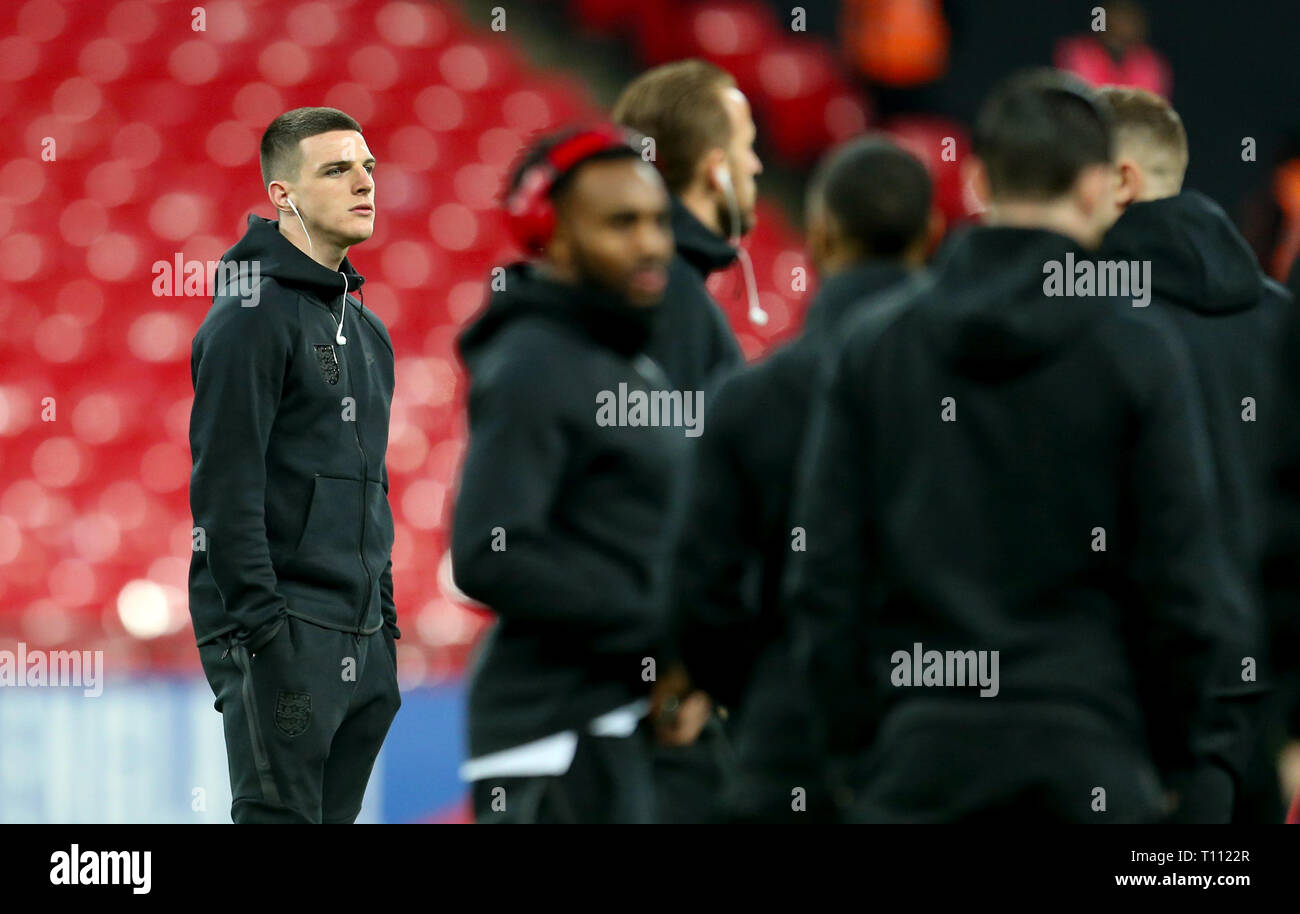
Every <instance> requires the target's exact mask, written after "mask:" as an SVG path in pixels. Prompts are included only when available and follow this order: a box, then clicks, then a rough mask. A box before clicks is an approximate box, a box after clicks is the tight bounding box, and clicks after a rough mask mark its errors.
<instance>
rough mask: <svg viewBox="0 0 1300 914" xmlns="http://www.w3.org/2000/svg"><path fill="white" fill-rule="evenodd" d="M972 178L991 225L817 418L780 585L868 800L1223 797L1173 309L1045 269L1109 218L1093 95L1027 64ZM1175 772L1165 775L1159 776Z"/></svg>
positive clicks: (1081, 804) (1066, 809) (1207, 551)
mask: <svg viewBox="0 0 1300 914" xmlns="http://www.w3.org/2000/svg"><path fill="white" fill-rule="evenodd" d="M974 152H975V156H976V158H975V159H974V160H973V161H972V164H971V173H970V178H971V180H972V181H973V186H974V188H975V189H976V190H977V191H978V192H979V193H980V196H981V197H982V198H983V199H985V200H987V201H988V211H987V222H988V225H987V226H984V227H978V228H974V229H972V230H970V231H969V232H968V233H966V234H965V235H963V236H962V237H960V238H957V239H955V240H954V241H953V242H952V243H951V244H950V246H949V247H948V249H947V250H946V251H945V252H944V255H943V256H942V258H941V261H940V262H939V263H937V264H936V267H935V270H934V283H933V285H931V286H929V287H927V288H925V289H923V290H922V291H920V292H919V293H918V294H917V295H916V296H914V297H912V298H910V299H906V298H905V299H902V300H901V302H900V304H899V305H898V306H896V307H894V308H893V309H892V310H891V309H880V308H876V309H871V310H870V311H868V312H867V313H866V314H864V315H863V317H862V318H861V319H860V321H859V322H858V323H857V325H856V326H855V327H854V328H853V329H852V331H850V333H849V335H848V338H847V339H846V341H845V345H844V348H843V350H842V353H841V357H840V358H839V359H838V361H837V363H836V365H835V366H834V368H833V370H832V372H831V374H830V377H829V379H828V387H827V390H826V393H825V400H824V402H823V403H822V404H821V406H820V408H819V411H818V413H817V414H816V415H815V416H814V418H813V420H812V426H811V429H810V440H809V447H808V451H807V453H808V454H809V455H810V456H809V458H808V460H807V461H806V465H805V467H804V470H805V472H806V473H807V475H806V477H805V478H804V479H803V480H802V481H801V484H800V494H799V496H798V498H797V501H796V505H795V508H794V510H793V511H792V514H791V523H792V524H793V525H797V526H802V527H804V528H805V529H806V531H807V551H806V552H803V553H800V552H796V553H794V554H793V556H792V560H791V571H790V588H789V597H790V599H791V612H792V613H793V614H794V615H795V617H796V618H797V620H798V622H797V626H798V628H799V629H800V634H799V641H800V642H801V648H800V655H801V656H802V657H803V658H804V659H805V661H806V663H807V670H808V676H809V681H810V683H811V686H812V689H813V694H814V696H815V698H816V700H817V703H818V712H819V716H820V720H821V727H822V738H823V739H824V740H825V742H826V745H827V747H828V750H829V751H830V752H832V753H833V754H834V755H835V756H836V757H837V759H838V760H840V761H843V762H847V764H846V765H844V766H842V770H843V771H845V772H846V777H847V778H848V779H849V780H850V782H851V783H852V784H854V785H856V787H857V788H858V789H857V792H856V794H855V796H854V798H853V803H852V812H851V817H852V818H853V819H855V820H868V821H888V822H897V821H914V822H936V821H981V820H983V821H988V820H991V819H995V818H997V819H1002V820H1005V819H1007V818H1011V819H1015V818H1023V819H1029V818H1036V819H1042V820H1058V821H1071V822H1108V821H1151V820H1156V819H1159V818H1161V817H1162V816H1165V815H1166V814H1167V813H1168V811H1169V808H1168V805H1167V804H1168V803H1169V801H1171V800H1172V801H1173V802H1174V803H1176V804H1177V805H1176V811H1177V814H1178V815H1179V817H1181V818H1184V819H1193V820H1200V819H1203V820H1208V821H1224V820H1226V818H1227V816H1228V812H1229V809H1228V807H1229V805H1230V803H1231V783H1230V779H1229V776H1228V774H1227V773H1226V771H1224V770H1223V768H1222V767H1221V766H1220V765H1219V764H1217V763H1216V762H1217V760H1216V759H1214V758H1212V757H1211V755H1210V753H1211V751H1212V750H1211V748H1209V747H1211V746H1212V745H1213V737H1214V736H1215V735H1216V734H1214V733H1212V732H1208V731H1209V728H1210V727H1211V726H1212V723H1213V722H1214V721H1215V720H1217V718H1214V717H1212V716H1211V715H1209V714H1208V713H1207V706H1208V704H1209V702H1208V699H1207V691H1208V690H1209V688H1210V685H1209V682H1208V679H1209V677H1208V676H1207V671H1208V670H1211V669H1212V668H1214V664H1216V663H1217V662H1218V657H1217V650H1218V648H1219V646H1220V645H1221V644H1223V643H1224V641H1225V640H1226V639H1227V638H1228V636H1229V632H1228V631H1227V629H1228V627H1229V625H1230V618H1229V616H1228V615H1227V614H1226V613H1225V612H1224V611H1223V608H1222V603H1223V597H1222V596H1221V592H1220V591H1221V587H1222V584H1221V581H1222V580H1223V565H1224V563H1225V558H1224V556H1223V554H1222V548H1221V546H1220V544H1219V542H1218V540H1217V537H1216V536H1215V535H1214V533H1215V531H1214V529H1213V526H1212V525H1213V510H1214V502H1213V499H1214V497H1215V493H1214V489H1213V467H1212V464H1211V461H1210V454H1209V445H1208V442H1207V440H1206V433H1205V428H1204V418H1203V417H1202V416H1201V415H1200V412H1199V410H1198V409H1197V396H1196V390H1195V386H1194V380H1193V377H1192V370H1191V366H1190V364H1189V360H1188V357H1187V353H1186V350H1185V347H1184V346H1183V345H1182V343H1181V340H1179V338H1178V335H1177V331H1176V330H1175V329H1174V328H1173V327H1171V326H1170V325H1169V324H1168V322H1167V320H1165V319H1162V317H1163V316H1162V315H1160V314H1158V313H1155V312H1153V311H1151V310H1150V309H1141V308H1132V307H1128V308H1121V307H1120V305H1119V303H1118V302H1117V301H1116V300H1114V299H1112V298H1108V297H1104V296H1097V295H1095V294H1094V295H1084V294H1080V295H1077V296H1064V295H1062V296H1059V297H1056V296H1052V297H1049V296H1048V295H1047V294H1046V293H1047V291H1048V286H1047V284H1046V282H1045V276H1046V275H1048V273H1049V271H1051V270H1054V269H1055V270H1059V269H1061V268H1062V267H1063V265H1064V264H1065V263H1068V262H1077V261H1080V260H1086V259H1089V258H1090V257H1091V250H1092V249H1094V248H1095V247H1096V246H1097V245H1098V243H1099V242H1100V240H1101V237H1102V233H1103V231H1104V230H1105V228H1106V227H1107V225H1108V224H1109V223H1110V221H1111V220H1112V219H1113V207H1114V202H1113V199H1112V197H1113V194H1114V192H1115V180H1114V170H1113V167H1112V165H1111V137H1110V127H1109V124H1108V121H1107V118H1106V115H1105V113H1104V112H1103V111H1102V110H1101V109H1100V108H1099V107H1098V106H1097V105H1096V103H1095V102H1094V101H1093V100H1092V98H1091V96H1090V95H1089V90H1087V89H1086V88H1085V87H1084V86H1083V85H1082V84H1081V83H1079V82H1078V81H1077V80H1074V79H1072V78H1070V77H1066V76H1064V75H1063V74H1059V73H1052V72H1043V73H1028V74H1021V75H1018V76H1016V77H1013V78H1012V79H1010V80H1009V81H1007V82H1006V83H1004V84H1003V85H1001V86H1000V87H999V88H998V89H997V90H995V92H994V93H993V95H992V96H991V97H990V98H989V99H988V100H987V101H986V102H985V104H984V106H983V108H982V110H981V113H980V115H979V118H978V121H977V123H976V128H975V145H974ZM1162 788H1163V789H1162Z"/></svg>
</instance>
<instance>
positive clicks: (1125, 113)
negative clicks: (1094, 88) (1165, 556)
mask: <svg viewBox="0 0 1300 914" xmlns="http://www.w3.org/2000/svg"><path fill="white" fill-rule="evenodd" d="M1099 95H1100V99H1101V101H1102V102H1103V103H1104V104H1106V105H1107V106H1108V108H1109V113H1110V115H1111V118H1112V121H1113V124H1114V127H1115V163H1116V168H1117V170H1118V173H1119V176H1120V184H1119V192H1118V194H1117V195H1116V204H1117V206H1118V207H1119V208H1120V211H1121V212H1120V216H1119V220H1118V221H1117V222H1116V223H1115V225H1114V227H1112V228H1111V229H1110V231H1109V232H1108V233H1107V235H1106V238H1105V242H1104V244H1103V247H1102V254H1101V256H1102V258H1103V259H1107V260H1116V261H1127V262H1129V263H1133V262H1139V263H1141V262H1149V263H1150V265H1151V266H1150V277H1151V286H1150V288H1149V289H1147V290H1146V294H1149V295H1150V297H1151V302H1152V304H1154V305H1155V306H1156V307H1157V308H1159V309H1161V310H1162V311H1163V312H1164V313H1165V314H1167V315H1168V316H1169V317H1170V318H1171V319H1172V321H1173V322H1174V323H1175V324H1176V325H1177V326H1178V329H1179V331H1180V332H1181V335H1182V337H1183V339H1184V341H1185V342H1186V343H1187V347H1188V351H1189V352H1190V354H1191V357H1192V366H1193V368H1194V369H1195V374H1196V381H1197V386H1198V388H1199V390H1200V394H1201V398H1202V404H1203V406H1204V409H1205V420H1206V429H1207V430H1208V432H1209V436H1210V445H1211V449H1212V451H1213V456H1214V469H1215V479H1216V483H1217V490H1218V494H1219V499H1218V504H1217V508H1218V515H1219V516H1218V519H1217V522H1216V526H1217V528H1218V529H1219V530H1220V531H1221V532H1222V534H1223V538H1224V546H1225V548H1226V550H1227V555H1228V560H1229V561H1228V565H1227V571H1228V572H1229V576H1228V577H1227V578H1226V579H1225V580H1224V581H1223V582H1222V583H1223V585H1224V586H1225V587H1231V588H1234V589H1235V590H1236V592H1235V593H1234V594H1232V595H1231V599H1230V600H1229V603H1228V605H1229V606H1230V607H1233V608H1238V609H1240V610H1242V616H1241V618H1239V619H1238V620H1237V621H1236V622H1235V623H1234V625H1233V629H1234V632H1235V634H1236V635H1237V636H1238V638H1239V644H1238V646H1237V647H1236V648H1235V649H1234V650H1233V651H1232V652H1230V654H1229V655H1227V656H1226V657H1225V659H1226V661H1227V662H1228V664H1229V669H1227V670H1225V674H1226V675H1225V683H1226V686H1225V689H1226V691H1225V697H1226V698H1228V699H1229V700H1231V701H1232V702H1233V703H1234V704H1235V705H1237V706H1238V707H1239V708H1240V709H1242V710H1243V711H1244V710H1246V709H1249V712H1248V713H1249V715H1250V716H1249V718H1242V719H1241V723H1242V725H1243V727H1244V731H1243V732H1241V733H1239V734H1237V735H1236V738H1235V739H1234V743H1235V748H1236V750H1237V751H1238V752H1240V753H1241V755H1240V757H1238V758H1237V759H1236V761H1235V765H1236V769H1237V772H1238V774H1239V776H1245V775H1249V778H1248V780H1249V783H1247V784H1240V783H1239V785H1238V787H1239V789H1238V791H1237V804H1236V809H1237V814H1236V815H1235V816H1234V819H1235V820H1238V821H1268V822H1281V821H1282V817H1283V812H1284V807H1283V798H1282V794H1281V791H1280V789H1279V786H1278V780H1277V765H1276V757H1277V752H1278V750H1279V749H1280V743H1281V732H1280V722H1277V721H1275V718H1276V717H1277V716H1278V715H1276V714H1275V713H1274V711H1273V706H1272V705H1270V708H1269V710H1268V711H1267V712H1266V711H1265V708H1264V705H1263V696H1264V694H1265V690H1269V691H1271V690H1272V689H1273V688H1274V686H1275V674H1274V671H1273V665H1272V662H1271V658H1270V657H1269V656H1268V654H1269V650H1268V638H1267V636H1266V626H1265V621H1264V616H1263V606H1262V603H1261V597H1260V570H1261V561H1262V557H1263V550H1264V548H1265V541H1266V536H1267V533H1268V523H1267V520H1268V512H1267V509H1268V506H1269V502H1270V501H1271V490H1270V486H1271V479H1270V476H1269V474H1270V470H1271V467H1272V460H1273V453H1274V445H1275V442H1276V441H1277V438H1278V435H1279V433H1283V432H1284V431H1285V429H1284V427H1283V426H1284V425H1287V424H1293V423H1294V422H1295V407H1294V405H1293V403H1289V402H1288V401H1286V400H1285V399H1283V398H1282V397H1281V396H1280V391H1279V386H1278V385H1279V380H1280V377H1281V361H1280V360H1281V356H1282V352H1281V345H1280V344H1281V341H1282V340H1283V339H1284V338H1285V330H1286V329H1287V328H1288V327H1289V326H1291V325H1292V324H1293V322H1294V307H1293V303H1292V301H1291V295H1290V293H1289V292H1287V290H1286V289H1285V288H1283V287H1282V286H1281V285H1280V284H1278V283H1276V282H1274V281H1273V280H1271V279H1268V278H1267V277H1265V276H1264V274H1263V273H1262V271H1261V270H1260V268H1259V262H1258V261H1257V260H1256V259H1255V254H1254V252H1253V251H1251V249H1250V245H1249V244H1248V243H1247V242H1246V239H1244V238H1243V237H1242V236H1241V234H1240V233H1239V232H1238V231H1237V229H1236V227H1235V226H1234V225H1233V224H1232V221H1231V220H1230V219H1229V218H1228V216H1227V214H1226V213H1224V211H1223V210H1222V209H1220V208H1219V207H1218V205H1217V204H1215V203H1214V201H1212V200H1210V199H1209V198H1207V197H1205V196H1203V195H1202V194H1199V193H1197V192H1196V191H1194V190H1182V183H1183V176H1184V174H1185V172H1186V169H1187V134H1186V132H1185V131H1184V129H1183V124H1182V121H1181V119H1180V118H1179V117H1178V114H1177V112H1175V111H1174V110H1173V109H1172V108H1171V107H1170V106H1169V103H1168V102H1166V101H1165V100H1164V99H1162V98H1160V97H1159V96H1157V95H1153V94H1152V93H1150V92H1145V91H1143V90H1141V89H1127V88H1108V89H1104V90H1102V91H1101V92H1100V93H1099ZM1121 307H1127V305H1121ZM1244 658H1251V661H1252V662H1250V663H1247V664H1245V665H1244V666H1243V659H1244ZM1243 787H1244V788H1247V789H1244V790H1243V789H1241V788H1243Z"/></svg>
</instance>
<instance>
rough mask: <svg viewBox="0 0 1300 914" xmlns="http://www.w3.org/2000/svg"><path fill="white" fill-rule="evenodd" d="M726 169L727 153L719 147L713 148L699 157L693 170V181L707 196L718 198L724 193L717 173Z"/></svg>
mask: <svg viewBox="0 0 1300 914" xmlns="http://www.w3.org/2000/svg"><path fill="white" fill-rule="evenodd" d="M727 167H728V166H727V151H726V150H725V149H723V148H722V147H720V146H715V147H714V148H713V149H710V150H709V151H708V152H706V153H705V154H704V155H702V156H700V162H699V164H698V165H697V166H696V168H695V180H696V182H697V183H698V184H699V186H700V187H701V188H703V189H704V191H705V192H706V193H708V195H709V196H711V197H712V196H718V197H720V196H722V195H723V194H724V193H725V191H724V190H723V189H722V181H721V180H720V178H719V174H718V171H719V169H723V168H727Z"/></svg>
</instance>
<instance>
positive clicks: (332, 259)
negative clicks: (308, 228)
mask: <svg viewBox="0 0 1300 914" xmlns="http://www.w3.org/2000/svg"><path fill="white" fill-rule="evenodd" d="M280 234H281V235H283V236H284V237H285V238H287V239H289V243H290V244H292V245H293V246H294V247H296V248H297V249H298V250H300V251H302V252H303V253H304V254H306V255H307V256H308V257H310V258H311V259H312V260H314V261H316V262H317V263H318V264H320V265H321V266H323V267H325V268H326V269H327V270H333V271H334V272H336V273H337V272H338V269H339V267H340V266H342V264H343V258H344V257H346V256H347V253H348V251H347V248H341V247H339V246H338V245H333V244H325V243H321V244H309V243H308V241H307V237H306V236H305V235H304V234H303V233H302V229H301V228H299V227H296V226H295V227H290V226H289V224H288V223H286V222H285V221H284V220H283V219H281V220H280Z"/></svg>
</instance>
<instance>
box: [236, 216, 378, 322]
mask: <svg viewBox="0 0 1300 914" xmlns="http://www.w3.org/2000/svg"><path fill="white" fill-rule="evenodd" d="M221 259H222V261H223V262H235V263H254V262H255V263H256V264H257V268H258V270H259V271H260V276H261V278H263V279H266V278H273V279H275V281H276V282H278V283H279V284H280V285H282V286H284V287H286V288H291V289H299V290H301V291H303V292H307V293H309V294H311V295H313V296H314V297H316V298H318V299H320V300H321V301H322V302H324V303H325V304H326V307H328V308H329V309H330V310H331V311H333V310H334V305H333V302H334V299H336V298H337V299H338V300H339V302H340V304H339V322H338V331H337V337H338V342H344V341H345V340H346V337H345V336H344V323H345V318H346V317H347V294H348V293H349V292H356V291H358V290H359V289H360V288H361V286H362V284H363V283H365V281H366V278H365V277H364V276H362V275H361V274H360V273H358V272H357V271H356V269H355V268H354V267H353V266H352V263H351V262H350V261H349V260H348V259H347V257H344V258H343V262H342V263H340V264H339V268H338V269H337V270H331V269H330V268H329V267H325V266H321V265H320V264H319V263H317V262H316V261H314V260H312V259H311V258H310V257H308V256H307V255H306V254H304V253H303V252H302V251H300V250H298V248H296V247H295V246H294V244H293V242H291V241H290V240H289V239H288V238H286V237H284V236H283V235H281V234H280V223H278V222H274V221H272V220H270V219H263V218H262V217H261V216H257V215H252V214H250V215H249V217H248V229H247V231H245V232H244V237H243V238H240V239H239V241H237V242H236V243H235V246H234V247H233V248H231V249H230V250H228V251H226V253H224V254H222V255H221ZM357 307H358V308H359V309H363V308H364V304H358V305H357Z"/></svg>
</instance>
